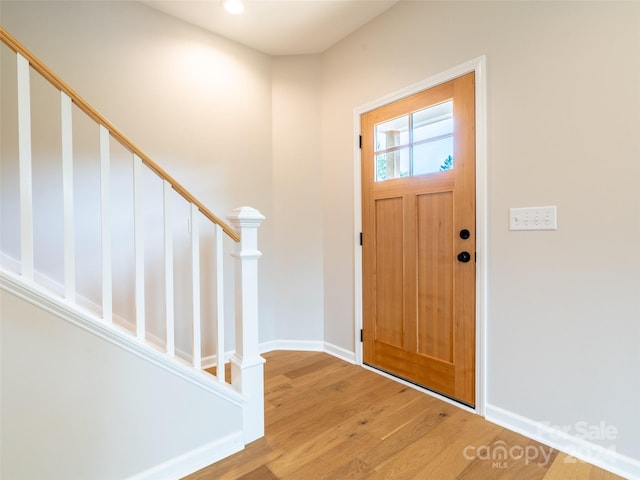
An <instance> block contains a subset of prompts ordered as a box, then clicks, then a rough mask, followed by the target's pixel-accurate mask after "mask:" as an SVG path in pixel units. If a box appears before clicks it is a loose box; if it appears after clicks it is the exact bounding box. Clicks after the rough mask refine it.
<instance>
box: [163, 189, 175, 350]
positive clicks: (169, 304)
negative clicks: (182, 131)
mask: <svg viewBox="0 0 640 480" xmlns="http://www.w3.org/2000/svg"><path fill="white" fill-rule="evenodd" d="M171 191H172V188H171V184H170V183H169V182H168V181H167V180H164V182H163V194H164V195H163V209H164V292H165V300H164V301H165V316H166V325H167V326H166V329H167V347H166V348H167V355H169V356H171V357H173V356H174V355H175V354H176V341H175V326H174V317H173V315H174V313H173V309H174V305H173V208H172V207H171Z"/></svg>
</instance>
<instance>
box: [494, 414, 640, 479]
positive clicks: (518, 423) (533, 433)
mask: <svg viewBox="0 0 640 480" xmlns="http://www.w3.org/2000/svg"><path fill="white" fill-rule="evenodd" d="M485 418H486V419H487V420H488V421H490V422H493V423H496V424H498V425H500V426H502V427H504V428H508V429H509V430H513V431H514V432H517V433H520V434H522V435H524V436H526V437H528V438H531V439H532V440H535V441H537V442H540V443H543V444H545V445H548V446H550V447H553V448H555V449H556V450H559V451H561V452H564V453H566V454H568V455H571V456H572V457H575V458H577V459H578V460H582V461H585V462H588V463H591V464H592V465H596V466H598V467H600V468H603V469H605V470H608V471H610V472H612V473H615V474H616V475H620V476H622V477H624V478H628V479H630V480H640V462H639V461H637V460H635V459H633V458H631V457H627V456H626V455H622V454H620V453H618V452H616V451H615V448H612V449H609V448H605V447H603V446H601V445H598V444H595V443H593V442H589V441H587V440H585V439H583V438H579V437H576V436H574V435H570V434H569V433H566V432H563V431H560V430H556V429H553V428H551V427H550V426H549V425H548V424H546V423H542V422H538V421H535V420H531V419H530V418H526V417H523V416H521V415H518V414H516V413H513V412H510V411H508V410H504V409H502V408H500V407H496V406H493V405H486V408H485Z"/></svg>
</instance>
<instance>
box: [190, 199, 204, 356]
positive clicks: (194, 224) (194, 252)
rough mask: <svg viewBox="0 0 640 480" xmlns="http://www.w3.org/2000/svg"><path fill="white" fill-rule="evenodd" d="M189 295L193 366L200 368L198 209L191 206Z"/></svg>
mask: <svg viewBox="0 0 640 480" xmlns="http://www.w3.org/2000/svg"><path fill="white" fill-rule="evenodd" d="M189 219H190V225H191V275H192V277H191V278H192V280H191V285H192V288H191V293H192V299H193V306H192V309H193V366H194V368H202V341H201V335H202V332H201V328H200V233H199V229H198V207H197V206H196V205H194V204H193V203H192V204H191V215H190V217H189Z"/></svg>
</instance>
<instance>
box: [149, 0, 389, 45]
mask: <svg viewBox="0 0 640 480" xmlns="http://www.w3.org/2000/svg"><path fill="white" fill-rule="evenodd" d="M139 1H141V2H142V3H144V4H146V5H148V6H150V7H152V8H155V9H156V10H160V11H162V12H165V13H168V14H169V15H172V16H174V17H177V18H179V19H181V20H184V21H186V22H188V23H191V24H193V25H196V26H199V27H202V28H204V29H206V30H209V31H211V32H214V33H217V34H218V35H221V36H223V37H226V38H229V39H231V40H235V41H236V42H239V43H242V44H243V45H247V46H249V47H251V48H254V49H256V50H259V51H261V52H264V53H267V54H269V55H300V54H313V53H321V52H324V51H325V50H326V49H327V48H329V47H331V46H332V45H333V44H334V43H336V42H337V41H339V40H341V39H343V38H344V37H346V36H347V35H349V34H350V33H351V32H353V31H355V30H357V29H358V28H360V27H361V26H362V25H364V24H365V23H367V22H369V21H370V20H371V19H373V18H374V17H376V16H378V15H380V14H381V13H382V12H384V11H385V10H387V9H388V8H389V7H391V6H392V5H393V4H395V3H396V2H397V1H398V0H393V1H388V0H287V1H282V0H276V1H274V0H245V2H244V3H245V6H246V8H245V11H244V13H243V14H242V15H230V14H229V13H227V12H226V11H225V10H224V9H223V8H222V4H221V1H220V0H207V1H204V0H139Z"/></svg>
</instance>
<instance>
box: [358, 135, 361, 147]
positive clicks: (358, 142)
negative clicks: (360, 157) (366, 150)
mask: <svg viewBox="0 0 640 480" xmlns="http://www.w3.org/2000/svg"><path fill="white" fill-rule="evenodd" d="M358 143H359V147H360V148H362V135H360V140H359V142H358Z"/></svg>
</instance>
